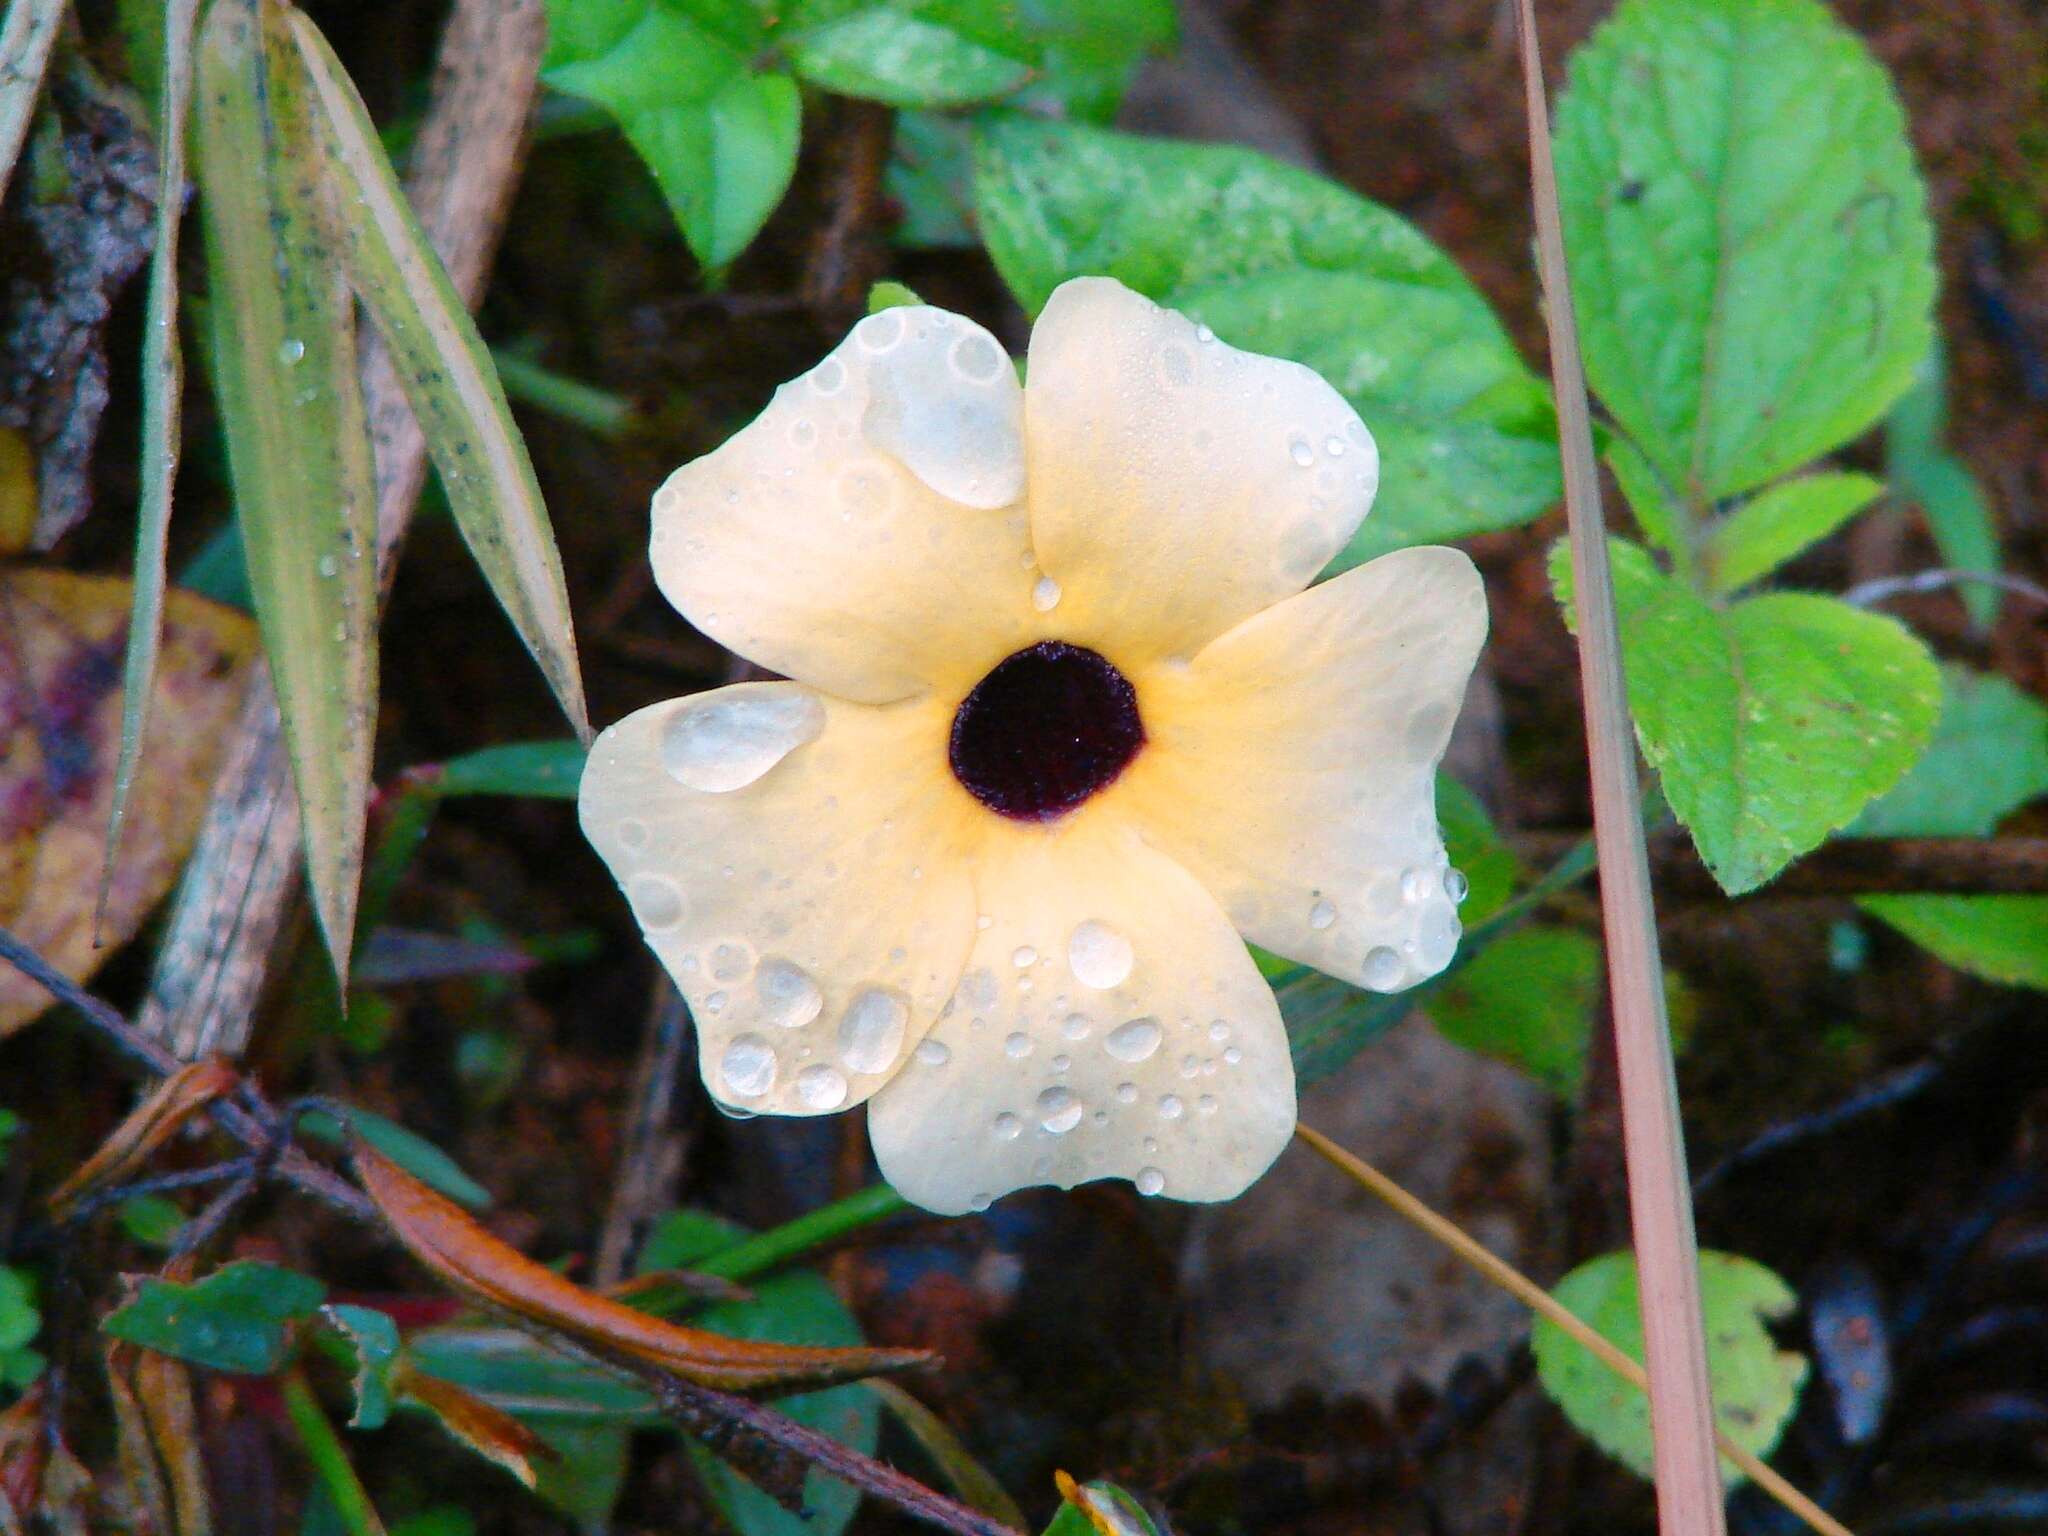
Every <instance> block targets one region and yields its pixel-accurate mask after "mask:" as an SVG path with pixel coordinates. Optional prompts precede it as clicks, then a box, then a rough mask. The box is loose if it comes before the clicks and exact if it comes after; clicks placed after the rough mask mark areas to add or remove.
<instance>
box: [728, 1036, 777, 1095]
mask: <svg viewBox="0 0 2048 1536" xmlns="http://www.w3.org/2000/svg"><path fill="white" fill-rule="evenodd" d="M718 1075H719V1076H720V1077H722V1078H724V1079H725V1086H726V1087H727V1088H728V1089H730V1090H731V1091H732V1092H733V1093H736V1094H738V1095H739V1096H740V1097H741V1098H743V1099H758V1098H759V1097H760V1096H761V1095H762V1094H764V1093H766V1092H767V1091H768V1090H769V1089H770V1088H772V1087H774V1086H775V1047H774V1046H772V1045H770V1044H769V1043H768V1042H767V1041H766V1040H764V1039H762V1038H761V1037H760V1036H759V1035H753V1034H747V1035H736V1036H734V1037H733V1042H732V1044H730V1045H728V1046H727V1047H726V1048H725V1055H724V1056H723V1057H722V1058H720V1060H719V1063H718Z"/></svg>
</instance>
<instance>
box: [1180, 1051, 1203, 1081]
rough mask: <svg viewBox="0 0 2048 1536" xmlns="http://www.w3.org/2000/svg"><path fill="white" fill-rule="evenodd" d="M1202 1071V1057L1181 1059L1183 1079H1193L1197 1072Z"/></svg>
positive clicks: (1184, 1057)
mask: <svg viewBox="0 0 2048 1536" xmlns="http://www.w3.org/2000/svg"><path fill="white" fill-rule="evenodd" d="M1201 1070H1202V1058H1201V1057H1199V1056H1183V1057H1181V1059H1180V1075H1181V1076H1182V1077H1193V1076H1194V1075H1195V1074H1196V1073H1197V1072H1200V1071H1201Z"/></svg>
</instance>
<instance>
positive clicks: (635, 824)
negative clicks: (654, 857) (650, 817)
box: [617, 816, 647, 853]
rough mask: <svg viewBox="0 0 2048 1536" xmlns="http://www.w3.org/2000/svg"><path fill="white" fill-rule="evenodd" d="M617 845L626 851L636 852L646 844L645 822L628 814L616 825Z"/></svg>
mask: <svg viewBox="0 0 2048 1536" xmlns="http://www.w3.org/2000/svg"><path fill="white" fill-rule="evenodd" d="M617 836H618V839H619V846H620V847H621V848H623V849H625V850H626V851H627V852H628V853H637V852H639V851H640V850H641V849H642V848H645V847H646V846H647V823H646V822H644V821H636V820H634V819H633V818H632V817H631V816H628V817H627V818H626V819H625V820H624V821H622V822H620V823H619V825H618V830H617Z"/></svg>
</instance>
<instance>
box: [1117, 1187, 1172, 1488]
mask: <svg viewBox="0 0 2048 1536" xmlns="http://www.w3.org/2000/svg"><path fill="white" fill-rule="evenodd" d="M1131 1182H1132V1183H1133V1184H1135V1185H1137V1186H1138V1193H1139V1194H1141V1195H1156V1194H1158V1193H1160V1191H1162V1190H1164V1189H1165V1188H1166V1175H1165V1174H1163V1173H1161V1172H1160V1171H1159V1170H1158V1169H1157V1168H1140V1169H1139V1170H1138V1176H1137V1177H1136V1178H1135V1179H1133V1180H1131ZM1104 1502H1105V1503H1107V1502H1108V1501H1107V1500H1104Z"/></svg>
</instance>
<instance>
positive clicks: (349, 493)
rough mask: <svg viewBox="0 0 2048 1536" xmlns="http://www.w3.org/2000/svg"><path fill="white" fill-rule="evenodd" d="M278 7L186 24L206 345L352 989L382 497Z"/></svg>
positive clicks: (297, 771) (254, 580)
mask: <svg viewBox="0 0 2048 1536" xmlns="http://www.w3.org/2000/svg"><path fill="white" fill-rule="evenodd" d="M295 58H296V55H295V54H294V53H293V51H292V44H291V41H290V39H289V37H288V36H287V35H286V33H285V29H284V20H283V15H282V8H281V6H280V5H279V4H278V0H216V3H215V4H214V6H213V7H212V9H211V10H209V11H208V12H207V17H206V22H205V25H204V27H203V28H202V29H201V33H200V44H199V59H198V78H199V100H198V123H199V150H200V155H199V175H200V189H201V194H202V199H203V205H204V208H205V213H206V233H207V257H208V261H207V265H208V269H209V272H210V273H211V276H212V282H213V294H214V302H213V306H212V312H213V318H214V345H215V354H216V360H217V370H216V371H217V377H218V380H219V394H220V405H221V414H222V416H223V418H224V421H225V424H226V430H227V439H228V460H229V467H230V469H231V471H232V474H233V479H234V486H235V502H236V512H237V516H238V519H239V521H240V525H241V530H242V544H243V549H244V552H245V553H246V555H247V558H248V564H249V586H250V592H251V595H252V597H253V598H254V600H255V607H256V618H257V622H258V624H259V625H260V626H261V628H262V631H263V643H264V653H265V655H266V657H267V659H268V660H269V663H270V671H271V677H272V680H273V681H274V682H275V683H276V685H277V698H278V706H279V712H280V714H281V715H282V717H283V722H284V736H285V742H286V745H287V747H288V748H289V752H290V756H291V762H292V770H293V775H294V778H295V779H296V781H297V785H298V792H299V807H300V813H301V826H302V831H303V834H304V843H305V851H306V867H307V872H308V875H309V878H310V881H311V884H312V891H313V906H314V910H315V912H316V914H317V915H318V917H319V920H320V927H321V930H322V932H323V934H324V936H325V938H326V940H327V949H328V953H329V954H330V955H332V956H333V958H334V966H335V974H336V976H337V977H339V978H341V980H342V981H343V982H346V980H347V977H348V961H349V950H350V946H351V943H352V941H353V938H354V927H355V903H356V885H357V881H358V878H359V876H360V874H361V870H362V853H363V821H364V807H365V803H366V801H367V799H368V794H369V784H370V747H371V742H372V738H373V735H374V722H375V715H376V687H377V573H376V559H375V551H376V519H377V510H376V496H375V492H374V489H373V485H372V479H371V467H370V440H369V429H368V423H367V420H366V418H365V414H364V407H363V395H362V388H361V385H360V383H359V381H358V377H357V371H356V344H355V305H354V301H353V300H352V299H351V297H350V295H349V292H348V285H347V282H346V280H345V278H344V277H343V274H342V270H341V262H340V256H339V252H338V250H337V242H338V237H337V235H336V226H337V225H338V223H339V216H338V214H337V213H336V211H335V210H334V209H333V208H332V207H331V205H330V201H329V199H330V197H331V192H330V189H329V187H328V186H327V183H326V178H325V177H324V175H323V174H322V171H321V156H320V152H319V148H318V145H317V143H316V142H315V140H314V137H313V126H312V122H311V119H310V112H309V105H310V104H309V103H308V102H307V100H306V97H305V92H304V88H303V75H302V73H301V71H299V70H298V69H297V68H296V67H295Z"/></svg>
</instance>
